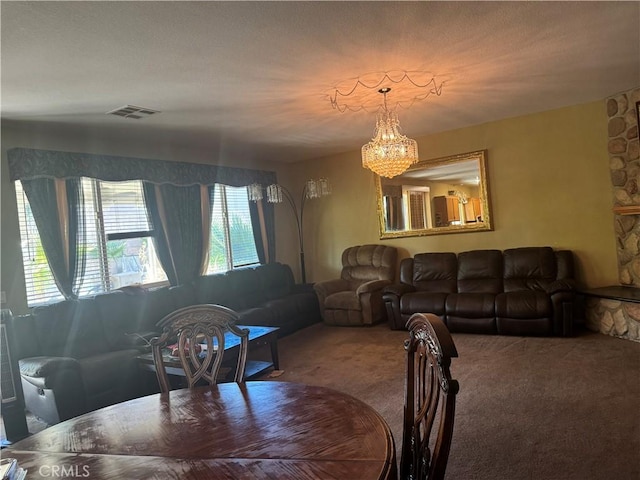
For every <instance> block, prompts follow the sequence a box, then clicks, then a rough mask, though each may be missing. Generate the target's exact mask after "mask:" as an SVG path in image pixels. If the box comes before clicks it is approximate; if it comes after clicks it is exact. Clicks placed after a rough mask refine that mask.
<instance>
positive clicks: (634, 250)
mask: <svg viewBox="0 0 640 480" xmlns="http://www.w3.org/2000/svg"><path fill="white" fill-rule="evenodd" d="M638 101H640V88H636V89H633V90H629V91H628V92H623V93H620V94H618V95H614V96H612V97H610V98H608V99H607V115H608V118H609V124H608V130H609V132H608V134H609V166H610V168H611V182H612V185H613V207H628V206H632V205H635V206H640V191H639V187H640V144H639V143H638V117H637V114H636V102H638ZM615 232H616V247H617V252H618V273H619V279H620V283H621V284H622V285H629V286H635V287H640V215H638V214H637V212H636V214H632V215H619V214H616V215H615Z"/></svg>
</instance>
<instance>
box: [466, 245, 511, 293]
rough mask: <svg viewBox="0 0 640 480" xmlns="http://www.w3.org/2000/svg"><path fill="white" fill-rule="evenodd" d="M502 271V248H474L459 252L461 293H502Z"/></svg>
mask: <svg viewBox="0 0 640 480" xmlns="http://www.w3.org/2000/svg"><path fill="white" fill-rule="evenodd" d="M502 273H503V267H502V252H501V251H500V250H472V251H470V252H462V253H459V254H458V292H459V293H500V292H502Z"/></svg>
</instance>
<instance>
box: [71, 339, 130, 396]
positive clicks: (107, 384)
mask: <svg viewBox="0 0 640 480" xmlns="http://www.w3.org/2000/svg"><path fill="white" fill-rule="evenodd" d="M139 354H140V352H139V351H138V350H135V349H128V350H118V351H115V352H107V353H102V354H100V355H93V356H91V357H87V358H84V359H82V360H80V361H79V362H78V363H79V366H80V370H81V371H82V381H83V383H84V388H85V392H86V393H87V394H96V393H99V392H104V391H108V390H113V389H115V388H116V386H117V385H119V384H120V383H122V382H123V381H124V380H125V379H126V378H127V377H128V376H130V375H131V370H132V369H136V368H138V365H137V363H136V362H137V360H136V356H137V355H139Z"/></svg>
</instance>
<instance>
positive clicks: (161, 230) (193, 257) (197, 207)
mask: <svg viewBox="0 0 640 480" xmlns="http://www.w3.org/2000/svg"><path fill="white" fill-rule="evenodd" d="M143 185H144V198H145V203H146V205H147V211H148V213H149V217H150V220H151V224H152V225H153V230H154V237H153V238H154V242H155V246H156V251H157V253H158V257H159V260H160V263H161V264H162V268H163V269H164V271H165V272H166V274H167V278H168V279H169V283H171V285H181V284H184V283H187V282H189V281H191V280H193V279H195V278H196V277H198V276H199V275H200V270H201V268H202V258H203V255H204V249H206V248H207V246H206V245H204V244H203V237H202V227H203V225H202V210H201V203H200V185H189V186H176V185H168V184H164V185H154V184H152V183H148V182H143Z"/></svg>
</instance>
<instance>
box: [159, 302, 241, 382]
mask: <svg viewBox="0 0 640 480" xmlns="http://www.w3.org/2000/svg"><path fill="white" fill-rule="evenodd" d="M237 320H238V314H237V313H236V312H234V311H233V310H231V309H229V308H227V307H223V306H222V305H192V306H189V307H185V308H181V309H179V310H176V311H175V312H173V313H170V314H169V315H167V316H166V317H164V318H163V319H162V320H160V321H159V322H158V327H160V328H161V329H162V333H161V335H160V336H159V337H156V338H154V339H152V340H151V351H152V352H153V362H154V365H155V370H156V374H157V376H158V383H159V384H160V390H161V391H162V392H163V393H164V392H168V391H169V390H170V389H171V388H170V384H169V378H168V376H167V371H166V367H165V364H164V361H163V357H162V349H163V348H165V347H167V346H169V345H171V344H174V343H175V344H176V347H175V349H176V350H177V357H178V358H179V359H180V364H181V366H182V369H183V370H184V373H185V376H186V378H187V382H188V386H189V388H192V387H193V386H195V385H196V383H197V382H198V381H199V380H201V379H203V380H206V381H207V382H209V384H210V385H214V384H216V383H217V378H218V375H219V373H220V369H221V366H222V359H223V355H224V349H225V333H227V332H230V334H232V335H237V336H238V337H240V348H239V352H238V360H237V364H236V371H235V376H234V381H235V382H236V383H241V382H243V381H244V370H245V365H246V362H247V350H248V342H249V340H248V339H249V330H247V329H240V328H238V327H237V326H236V323H237Z"/></svg>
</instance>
